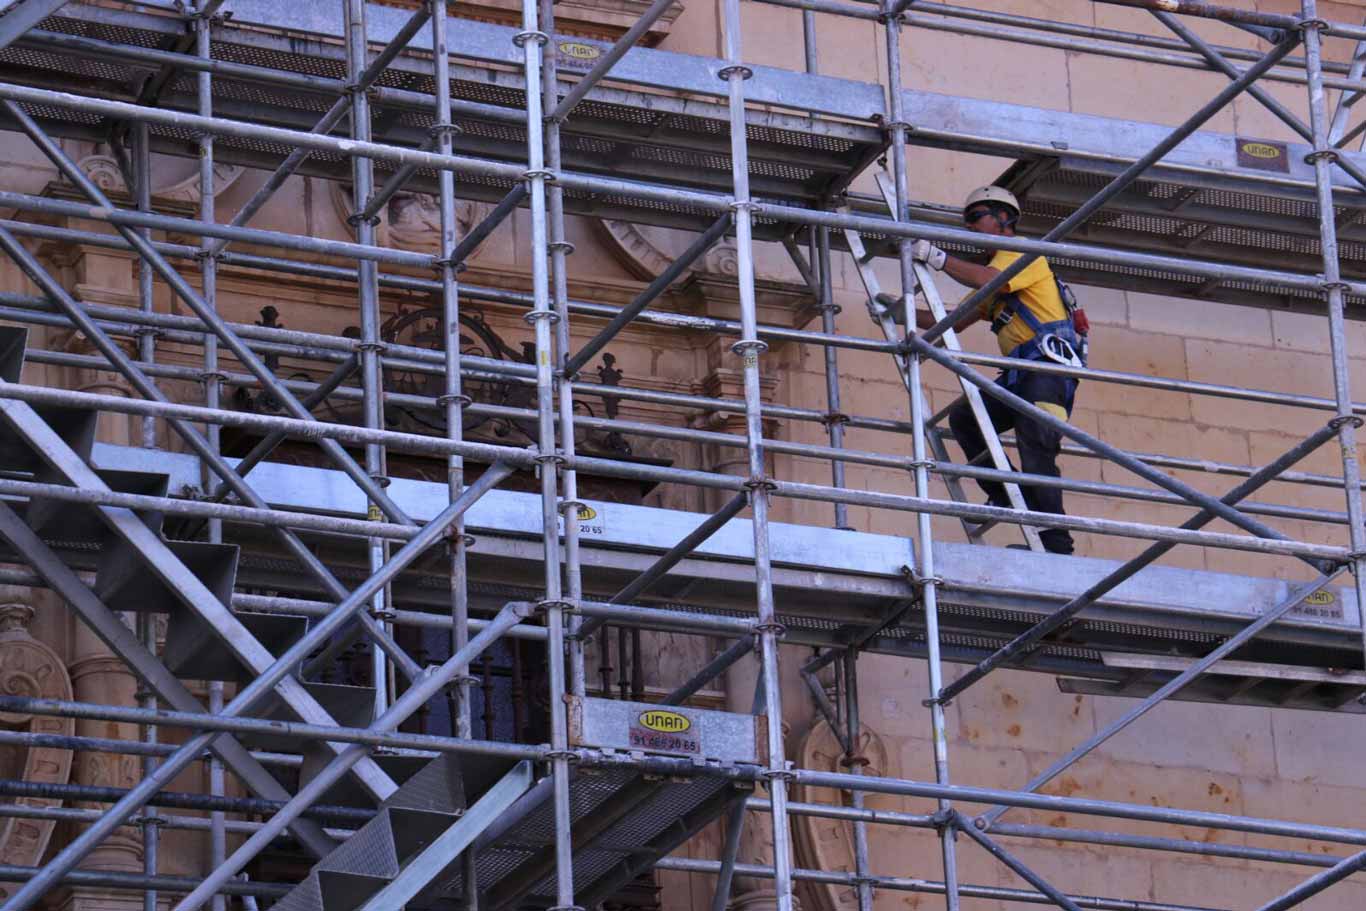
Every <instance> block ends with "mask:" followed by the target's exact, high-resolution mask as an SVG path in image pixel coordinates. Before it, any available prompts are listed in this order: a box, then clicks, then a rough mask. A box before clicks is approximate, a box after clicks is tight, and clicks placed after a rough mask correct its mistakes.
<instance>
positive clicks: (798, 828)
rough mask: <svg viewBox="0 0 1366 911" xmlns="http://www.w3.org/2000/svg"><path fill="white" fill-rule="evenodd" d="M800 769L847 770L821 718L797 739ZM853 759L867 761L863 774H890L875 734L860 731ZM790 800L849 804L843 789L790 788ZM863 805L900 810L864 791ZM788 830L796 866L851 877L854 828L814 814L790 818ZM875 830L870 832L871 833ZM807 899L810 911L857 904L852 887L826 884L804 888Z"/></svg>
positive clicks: (883, 745) (842, 909) (835, 910)
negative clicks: (799, 743) (792, 835)
mask: <svg viewBox="0 0 1366 911" xmlns="http://www.w3.org/2000/svg"><path fill="white" fill-rule="evenodd" d="M800 755H801V767H802V768H804V769H815V770H817V771H822V772H849V771H853V770H852V769H851V768H850V767H849V766H846V765H845V764H844V748H843V747H841V746H840V744H839V741H838V740H837V739H836V738H835V734H834V732H833V731H831V730H830V725H829V724H827V723H826V722H825V721H824V720H820V721H818V722H816V724H815V725H814V726H813V727H812V728H811V730H809V731H808V732H807V733H806V736H805V737H804V738H802V743H801V748H800ZM857 755H859V756H862V757H864V758H866V759H867V760H868V764H867V765H866V766H864V767H863V774H865V775H888V774H895V770H894V769H890V768H889V767H888V766H889V757H888V753H887V745H886V743H885V742H884V741H883V739H882V738H881V737H880V736H878V734H877V733H876V732H875V731H871V730H869V729H868V728H866V727H865V728H861V729H860V731H859V744H858V751H857ZM796 791H797V793H796V794H795V795H794V799H795V800H800V801H804V802H808V803H817V802H819V803H831V804H842V805H845V806H848V805H850V795H849V792H848V791H835V790H834V789H831V788H813V787H801V788H797V789H796ZM864 801H865V806H867V807H870V808H874V809H884V810H891V809H898V810H899V809H902V808H901V806H900V805H899V801H898V800H897V798H895V797H891V796H889V795H879V794H872V793H867V794H865V795H864ZM792 829H793V834H794V836H795V838H794V839H793V840H794V842H795V845H794V847H795V848H796V851H797V862H798V864H799V865H800V866H802V867H806V868H808V869H812V870H831V871H842V872H847V873H853V872H854V870H855V864H854V827H853V823H851V822H847V821H845V820H841V819H827V818H824V817H820V816H794V817H793V819H792ZM874 831H876V827H873V828H872V829H870V831H869V834H870V835H871V834H872V833H873V832H874ZM809 895H810V896H811V897H812V899H813V902H812V903H813V904H814V905H815V908H814V909H813V911H847V909H849V908H854V907H857V906H858V895H857V893H856V890H855V887H854V886H852V885H845V884H836V883H826V884H817V883H811V884H810V892H809Z"/></svg>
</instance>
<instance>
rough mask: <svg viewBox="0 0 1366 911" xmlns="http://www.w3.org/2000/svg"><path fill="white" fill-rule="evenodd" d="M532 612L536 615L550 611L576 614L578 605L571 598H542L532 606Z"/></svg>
mask: <svg viewBox="0 0 1366 911" xmlns="http://www.w3.org/2000/svg"><path fill="white" fill-rule="evenodd" d="M533 610H534V612H535V613H538V614H547V613H549V612H550V611H552V610H558V611H563V612H564V613H566V614H576V613H578V612H579V605H578V603H577V602H575V601H574V600H573V599H571V598H542V599H541V600H540V601H537V602H536V603H535V604H534V605H533Z"/></svg>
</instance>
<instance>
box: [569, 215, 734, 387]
mask: <svg viewBox="0 0 1366 911" xmlns="http://www.w3.org/2000/svg"><path fill="white" fill-rule="evenodd" d="M730 225H731V215H730V213H729V212H727V213H726V214H724V215H722V216H721V217H720V218H718V219H716V221H714V222H712V225H711V227H710V228H708V229H707V230H706V231H704V232H702V234H701V235H699V236H698V237H697V239H696V240H694V241H693V242H692V244H690V245H689V246H688V249H686V250H684V251H683V253H682V254H680V255H679V257H678V258H677V259H675V260H674V261H673V262H671V263H669V268H667V269H665V270H664V271H663V272H661V273H659V275H658V276H656V277H655V280H654V281H652V282H650V284H648V285H646V286H645V290H643V291H641V292H640V293H639V294H637V295H636V299H635V300H633V301H631V302H630V303H629V304H627V305H626V306H625V307H622V308H621V312H619V313H618V314H617V315H616V316H614V317H612V320H611V322H609V323H608V324H607V325H606V326H604V327H603V328H602V330H601V331H600V332H598V334H597V335H595V336H593V337H592V338H591V339H589V340H588V342H587V343H586V344H585V345H584V346H583V347H582V348H580V349H579V350H578V352H577V353H576V354H574V356H573V357H571V358H569V359H568V360H566V361H565V362H564V375H565V376H567V377H570V376H573V375H574V374H576V373H578V372H579V369H580V368H582V367H583V365H584V364H586V363H588V361H589V359H590V358H592V357H593V355H595V354H597V353H598V352H599V351H600V350H602V347H603V346H604V345H606V344H607V343H608V342H610V341H611V340H612V338H613V337H614V336H615V335H616V334H617V333H618V332H620V331H621V330H622V329H624V328H626V324H627V323H629V322H631V320H633V319H635V318H636V317H637V316H638V315H639V314H640V313H641V311H643V310H644V309H645V308H646V307H648V306H650V304H651V303H653V302H654V300H655V299H656V298H657V297H659V296H660V295H661V294H663V293H664V292H665V291H666V290H668V287H669V286H670V285H672V284H673V283H674V281H676V280H677V279H678V277H679V276H680V275H682V274H683V273H684V272H685V271H686V270H687V269H688V267H689V266H691V265H692V264H693V263H694V262H696V261H697V259H698V258H699V257H700V256H702V255H703V254H704V253H706V252H707V251H708V250H709V249H711V246H712V244H714V243H716V242H717V241H718V240H720V239H721V238H722V237H724V236H725V234H726V232H727V231H729V230H730Z"/></svg>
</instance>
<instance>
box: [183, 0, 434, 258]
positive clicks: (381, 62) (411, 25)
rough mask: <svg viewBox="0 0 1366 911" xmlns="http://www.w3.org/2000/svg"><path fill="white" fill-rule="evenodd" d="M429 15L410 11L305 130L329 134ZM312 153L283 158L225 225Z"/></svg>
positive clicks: (248, 215)
mask: <svg viewBox="0 0 1366 911" xmlns="http://www.w3.org/2000/svg"><path fill="white" fill-rule="evenodd" d="M430 17H431V9H430V8H429V7H428V6H427V5H426V4H422V5H420V6H419V7H418V8H417V9H416V10H414V11H413V15H412V16H411V17H409V19H408V21H407V22H406V23H404V25H403V28H401V29H399V31H398V33H397V34H395V35H394V37H393V39H392V40H391V41H390V42H389V43H388V44H387V45H386V46H385V47H384V50H382V51H380V52H379V55H378V56H376V57H375V59H374V60H372V61H370V65H369V66H367V67H366V68H365V70H364V71H362V72H361V74H360V76H359V77H358V78H357V79H356V84H355V85H353V86H347V89H348V94H347V95H345V96H343V97H341V98H338V99H337V100H336V101H335V102H334V103H333V105H332V107H330V108H328V109H327V113H325V114H323V116H322V117H320V118H319V119H318V122H317V123H316V124H314V126H313V129H312V130H310V131H309V132H311V133H318V134H322V135H326V134H328V133H331V132H332V130H333V129H335V128H336V126H337V125H338V124H340V123H341V122H342V121H343V120H345V119H346V116H347V115H348V114H349V113H351V98H350V92H365V91H368V90H369V89H370V86H371V85H373V84H374V82H375V80H376V79H378V78H379V77H380V75H381V74H382V73H383V72H384V71H385V70H386V69H388V67H389V64H391V63H393V62H394V58H396V57H397V56H398V55H399V54H400V53H401V52H402V51H403V49H404V48H405V47H407V46H408V42H409V41H412V40H413V38H414V37H415V36H416V35H417V33H418V31H419V30H420V29H421V28H422V26H423V25H425V24H426V23H427V20H428V19H429V18H430ZM312 154H313V151H312V150H311V149H303V148H296V149H295V150H294V151H292V152H290V153H289V155H288V156H287V157H286V158H285V160H284V161H282V162H280V164H279V166H278V167H276V169H275V170H274V171H273V172H271V175H270V176H269V177H268V178H266V182H265V183H264V184H262V185H261V187H260V188H259V189H258V190H257V191H256V192H255V193H253V194H252V196H251V199H249V200H247V201H246V203H245V204H244V205H243V206H242V208H240V209H238V210H237V214H236V215H234V216H233V218H232V221H231V222H229V225H230V226H231V227H234V228H240V227H242V226H243V225H245V224H246V223H247V222H249V221H251V219H252V218H253V217H255V215H256V213H257V212H260V211H261V209H262V208H264V207H265V204H266V203H267V202H269V201H270V198H271V197H272V196H274V195H275V192H276V191H277V190H279V189H280V188H281V187H282V186H284V185H285V181H287V180H288V179H289V178H290V177H292V176H293V175H294V172H295V171H297V170H299V167H300V166H301V165H302V164H303V163H304V162H305V161H307V160H308V158H309V156H311V155H312ZM229 243H231V241H230V240H228V239H227V238H223V239H221V240H218V241H215V242H214V243H213V244H212V245H211V246H210V247H209V255H211V256H217V255H218V254H220V253H222V252H223V251H224V250H225V249H227V246H228V244H229Z"/></svg>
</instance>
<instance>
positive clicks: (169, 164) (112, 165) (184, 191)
mask: <svg viewBox="0 0 1366 911" xmlns="http://www.w3.org/2000/svg"><path fill="white" fill-rule="evenodd" d="M186 164H187V162H186V161H185V160H183V159H177V158H169V157H167V158H163V157H162V156H159V155H158V156H156V157H154V158H153V167H152V177H153V185H152V198H153V199H154V200H159V201H162V202H178V203H184V204H187V205H195V204H197V203H198V202H199V198H200V193H199V165H198V164H197V163H195V162H192V161H191V162H188V164H189V165H191V167H189V168H188V169H187V167H186ZM77 166H78V167H79V168H80V169H81V170H82V171H84V172H85V174H86V176H87V177H89V178H90V179H91V180H92V181H94V182H95V185H96V186H98V187H99V188H100V189H101V190H103V191H104V192H105V193H112V194H127V193H128V192H129V191H128V185H127V183H126V182H125V181H124V179H123V172H122V171H121V170H119V163H118V162H117V161H116V160H115V159H114V158H113V157H112V156H110V155H87V156H86V157H85V158H82V159H81V160H80V161H79V162H77ZM244 170H245V169H244V168H241V167H238V166H237V165H231V164H222V163H219V164H215V165H214V168H213V195H214V196H220V195H222V193H223V191H224V190H226V189H227V188H228V187H230V186H232V185H233V184H234V183H236V182H237V179H238V178H239V177H241V176H242V173H243V171H244Z"/></svg>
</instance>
